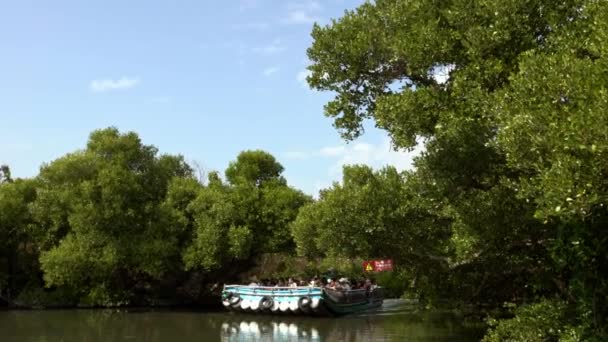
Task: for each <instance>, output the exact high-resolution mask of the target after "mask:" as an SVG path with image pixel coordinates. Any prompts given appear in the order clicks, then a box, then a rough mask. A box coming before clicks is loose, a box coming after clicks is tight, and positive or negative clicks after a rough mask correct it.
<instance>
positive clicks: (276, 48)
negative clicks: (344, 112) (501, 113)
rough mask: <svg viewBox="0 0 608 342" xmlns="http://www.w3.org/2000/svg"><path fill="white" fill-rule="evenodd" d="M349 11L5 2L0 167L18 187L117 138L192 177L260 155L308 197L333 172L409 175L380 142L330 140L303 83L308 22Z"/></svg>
mask: <svg viewBox="0 0 608 342" xmlns="http://www.w3.org/2000/svg"><path fill="white" fill-rule="evenodd" d="M361 2H362V1H355V0H318V1H312V0H302V1H278V0H276V1H271V0H240V1H239V0H234V1H178V0H176V1H162V2H161V1H150V0H147V1H139V0H137V1H133V0H131V1H124V0H123V1H61V0H58V1H35V2H34V1H27V0H9V1H4V2H3V3H2V4H1V5H0V42H2V51H1V52H0V75H2V79H1V81H0V82H1V83H0V163H6V164H8V165H9V166H10V167H11V169H12V172H13V176H15V177H31V176H34V175H36V174H37V172H38V169H39V167H40V165H41V164H42V163H45V162H47V163H48V162H50V161H52V160H54V159H56V158H58V157H60V156H62V155H64V154H65V153H68V152H72V151H75V150H77V149H81V148H83V147H84V146H85V144H86V140H87V137H88V135H89V133H90V132H91V131H92V130H94V129H98V128H104V127H108V126H116V127H118V128H119V129H120V130H121V131H131V130H132V131H135V132H137V133H138V134H139V135H140V137H141V138H142V140H143V142H144V143H145V144H153V145H155V146H157V147H158V148H159V149H160V151H161V152H163V153H179V154H182V155H184V156H185V158H186V159H187V160H188V161H197V162H198V164H199V165H201V166H202V167H203V168H204V169H205V170H219V171H222V172H223V170H225V168H226V166H227V165H228V163H229V162H230V161H231V160H234V159H235V157H236V156H237V155H238V153H239V152H240V151H242V150H246V149H263V150H266V151H268V152H270V153H272V154H273V155H274V156H275V157H276V158H277V159H278V160H279V162H281V164H283V166H284V167H285V176H286V178H287V180H288V182H289V183H290V184H291V185H293V186H294V187H297V188H300V189H302V190H303V191H305V192H307V193H309V194H315V193H317V191H318V190H319V189H321V188H324V187H327V186H328V185H330V184H331V182H332V181H334V180H339V179H340V178H341V166H342V165H344V164H351V163H366V164H369V165H372V166H374V167H380V166H383V165H386V164H392V165H395V166H397V167H398V168H400V169H404V168H409V167H410V165H411V155H409V154H407V153H405V152H394V151H392V150H391V149H390V144H389V141H388V138H387V137H386V135H385V134H384V133H383V132H380V131H378V130H375V129H373V128H369V129H368V130H367V133H366V134H365V135H364V136H363V137H361V138H360V139H358V140H357V141H354V142H351V143H349V144H347V143H345V142H344V141H342V140H341V139H340V137H339V135H338V133H337V132H336V131H335V129H334V128H333V127H332V121H331V120H330V119H328V118H325V117H324V116H323V105H324V103H325V102H327V100H328V99H330V98H331V94H327V93H319V92H314V91H311V90H310V89H308V87H307V86H306V85H305V82H304V81H303V79H304V78H305V76H306V69H305V68H306V66H307V63H308V61H307V58H306V49H307V48H308V47H309V46H310V44H311V42H312V41H311V38H310V31H311V27H312V23H313V22H314V21H317V22H320V23H327V22H328V21H329V19H330V18H337V17H340V16H341V15H342V13H343V12H344V10H345V9H353V8H355V7H356V6H357V5H359V4H360V3H361Z"/></svg>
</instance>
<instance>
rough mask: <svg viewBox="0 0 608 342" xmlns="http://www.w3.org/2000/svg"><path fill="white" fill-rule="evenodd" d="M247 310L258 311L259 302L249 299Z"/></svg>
mask: <svg viewBox="0 0 608 342" xmlns="http://www.w3.org/2000/svg"><path fill="white" fill-rule="evenodd" d="M249 308H250V309H251V310H253V311H258V309H260V301H257V300H255V299H251V300H250V301H249Z"/></svg>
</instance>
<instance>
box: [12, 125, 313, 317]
mask: <svg viewBox="0 0 608 342" xmlns="http://www.w3.org/2000/svg"><path fill="white" fill-rule="evenodd" d="M282 170H283V167H282V166H281V165H280V164H279V163H278V162H276V161H275V159H274V157H272V156H271V155H269V154H268V153H266V152H262V151H246V152H243V153H241V154H240V155H239V156H238V158H237V160H236V161H234V162H233V163H231V164H230V166H229V168H228V170H227V171H226V177H227V179H228V181H229V182H228V183H227V184H224V183H223V182H222V180H221V179H220V177H219V175H218V174H217V173H211V174H210V175H209V182H208V183H207V184H206V185H203V184H200V183H199V182H197V181H196V180H195V179H194V178H193V175H192V170H191V168H190V167H189V166H188V165H187V164H186V163H185V161H184V159H183V157H181V156H171V155H159V154H158V151H157V149H156V148H155V147H154V146H151V145H144V144H142V143H141V141H140V139H139V137H138V136H137V135H136V134H135V133H132V132H130V133H125V134H122V133H120V132H119V131H118V130H117V129H115V128H108V129H104V130H98V131H94V132H93V133H92V134H91V136H90V138H89V141H88V143H87V146H86V148H85V149H84V150H80V151H76V152H74V153H69V154H67V155H65V156H63V157H61V158H59V159H57V160H54V161H53V162H51V163H49V164H46V165H43V166H42V168H41V170H40V174H39V175H38V176H37V177H35V178H34V179H29V180H21V179H18V180H14V181H13V180H12V179H11V178H10V172H9V169H8V167H3V168H2V179H3V181H2V183H1V184H0V243H1V244H2V245H0V298H2V299H3V300H4V301H6V302H10V303H17V304H18V303H23V304H29V305H31V304H37V305H45V304H46V305H48V304H61V305H73V304H83V305H124V304H147V303H153V302H155V301H156V300H162V299H167V300H177V298H176V296H177V295H176V291H177V290H178V289H180V288H181V289H182V290H183V291H182V292H184V291H185V292H193V291H192V289H188V288H187V287H188V286H190V285H192V284H193V283H194V287H196V286H198V287H200V286H202V285H204V284H201V283H200V281H201V279H205V277H206V276H207V277H208V278H209V277H211V276H212V275H213V274H217V273H213V272H222V271H225V270H226V269H227V268H229V267H228V266H230V265H233V264H234V262H238V261H247V260H249V259H250V258H252V257H255V256H256V255H259V254H261V253H266V252H290V251H291V250H293V248H294V244H293V241H292V239H291V234H290V229H289V223H290V222H291V221H293V220H294V219H295V216H296V215H297V212H298V209H299V207H300V206H302V205H304V204H306V203H307V202H309V201H310V198H309V197H307V196H305V195H304V194H302V192H300V191H297V190H294V189H291V188H289V187H288V186H287V184H286V182H285V180H284V178H282V177H281V172H282ZM234 269H236V271H238V270H239V269H242V266H240V267H239V266H237V267H232V270H233V271H234ZM229 274H231V273H229ZM208 280H209V279H208ZM209 281H210V280H209ZM215 281H217V280H215ZM197 282H199V283H197ZM194 292H196V293H195V294H194V297H196V295H197V294H200V291H198V292H197V291H194ZM189 299H190V300H195V299H196V298H189Z"/></svg>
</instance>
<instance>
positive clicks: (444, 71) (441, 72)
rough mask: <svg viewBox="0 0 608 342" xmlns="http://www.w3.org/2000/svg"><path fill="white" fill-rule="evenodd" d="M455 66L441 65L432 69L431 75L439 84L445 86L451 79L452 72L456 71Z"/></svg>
mask: <svg viewBox="0 0 608 342" xmlns="http://www.w3.org/2000/svg"><path fill="white" fill-rule="evenodd" d="M455 67H456V66H455V65H454V64H448V65H439V66H436V67H434V68H432V69H431V71H430V74H431V76H432V77H433V78H434V79H435V81H436V82H437V83H439V84H444V83H445V82H447V81H448V79H450V71H452V70H454V68H455Z"/></svg>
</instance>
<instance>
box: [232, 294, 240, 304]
mask: <svg viewBox="0 0 608 342" xmlns="http://www.w3.org/2000/svg"><path fill="white" fill-rule="evenodd" d="M240 302H241V296H239V294H238V293H231V295H230V305H231V306H233V307H234V306H237V305H239V303H240Z"/></svg>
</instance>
